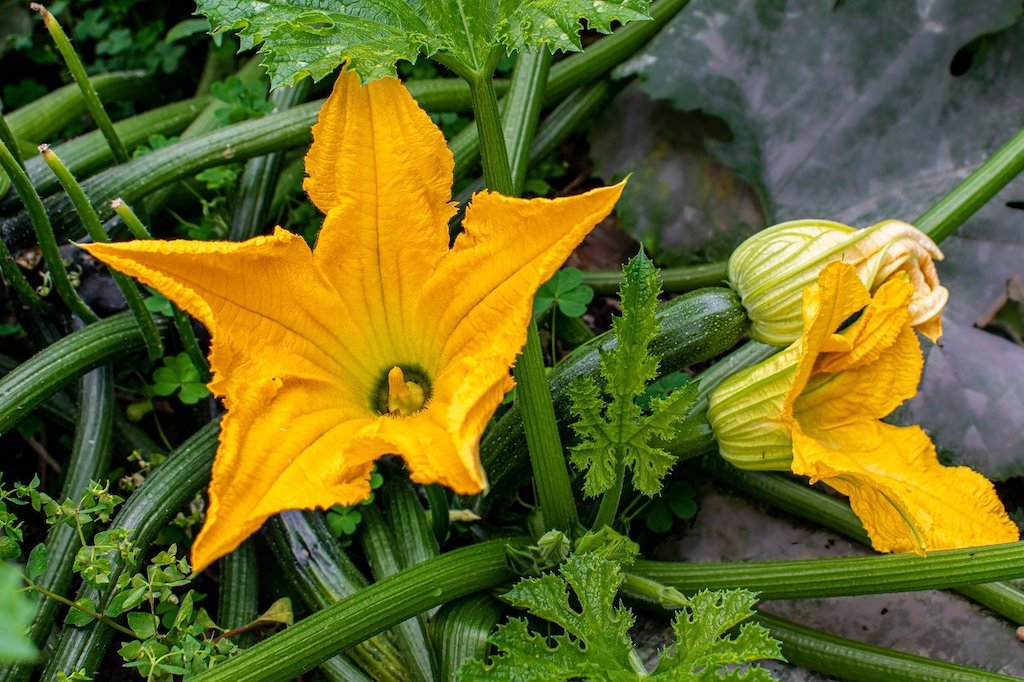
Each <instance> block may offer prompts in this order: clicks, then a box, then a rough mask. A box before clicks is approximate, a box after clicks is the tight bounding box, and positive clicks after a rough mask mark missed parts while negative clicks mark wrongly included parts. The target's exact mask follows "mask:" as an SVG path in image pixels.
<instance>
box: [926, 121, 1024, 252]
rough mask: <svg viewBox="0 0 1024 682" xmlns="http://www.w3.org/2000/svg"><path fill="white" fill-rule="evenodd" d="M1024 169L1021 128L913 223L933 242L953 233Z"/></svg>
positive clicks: (1023, 135) (1023, 145)
mask: <svg viewBox="0 0 1024 682" xmlns="http://www.w3.org/2000/svg"><path fill="white" fill-rule="evenodd" d="M1022 171H1024V128H1022V129H1021V130H1019V131H1018V132H1017V134H1016V135H1014V136H1013V137H1011V138H1010V140H1009V141H1008V142H1007V143H1006V144H1004V145H1003V146H1002V147H1001V148H1000V149H999V151H997V152H996V153H995V154H993V155H992V156H990V157H988V159H987V160H986V161H985V163H983V164H981V166H979V167H978V168H977V169H976V170H975V171H974V172H973V173H971V174H970V175H969V176H967V178H965V179H964V180H963V182H961V183H960V184H959V185H957V186H956V187H954V188H953V190H952V191H951V192H949V194H947V195H946V196H944V197H942V198H941V199H939V201H938V202H937V203H936V204H935V205H933V206H932V207H931V208H929V209H928V210H927V211H925V212H924V213H922V214H921V215H920V216H919V217H918V218H917V220H915V221H914V225H915V226H917V228H918V229H919V230H921V231H923V232H925V233H927V235H928V236H929V237H931V238H932V239H934V240H935V241H936V242H941V241H942V240H943V239H945V238H946V237H948V236H949V235H951V234H953V232H955V231H956V229H957V228H958V227H960V226H961V225H962V224H963V223H964V222H965V221H966V220H967V219H968V218H970V217H971V216H972V215H974V213H975V212H977V210H978V209H980V208H981V207H982V206H984V205H985V204H987V203H988V202H989V200H990V199H991V198H992V197H994V196H995V195H996V194H997V193H998V192H999V191H1000V190H1001V189H1002V188H1003V187H1005V186H1006V185H1007V184H1008V183H1009V182H1010V181H1011V180H1013V179H1014V178H1015V177H1017V176H1018V175H1019V174H1020V173H1021V172H1022Z"/></svg>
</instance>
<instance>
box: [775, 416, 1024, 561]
mask: <svg viewBox="0 0 1024 682" xmlns="http://www.w3.org/2000/svg"><path fill="white" fill-rule="evenodd" d="M828 438H829V442H828V443H827V444H826V443H823V442H822V441H820V440H818V439H816V438H812V437H811V436H809V435H807V434H805V433H804V431H803V430H802V429H801V428H800V426H799V425H798V424H796V425H794V428H793V472H794V473H797V474H800V475H803V476H809V477H810V478H811V482H812V483H813V482H816V481H823V482H825V483H827V484H828V485H830V486H832V487H833V488H835V489H836V490H838V491H839V492H841V493H843V494H844V495H848V496H849V497H850V505H851V506H852V507H853V510H854V511H855V512H856V513H857V515H858V516H859V517H860V519H861V521H862V522H863V523H864V528H865V529H866V530H867V531H868V534H869V535H870V536H871V544H872V545H873V546H874V548H875V549H877V550H878V551H881V552H917V553H919V554H924V553H925V551H927V550H938V549H955V548H958V547H973V546H977V545H990V544H999V543H1003V542H1016V541H1017V539H1018V538H1019V532H1018V530H1017V526H1016V524H1014V523H1013V521H1011V520H1010V518H1009V516H1007V514H1006V511H1005V510H1004V509H1003V505H1002V503H1001V502H1000V501H999V498H998V497H997V496H996V493H995V489H994V488H993V487H992V484H991V483H990V482H989V481H988V480H986V479H985V477H984V476H982V475H981V474H978V473H977V472H975V471H972V470H971V469H968V468H967V467H944V466H942V465H941V464H939V462H938V459H937V458H936V455H935V447H934V446H933V445H932V442H931V440H930V439H929V438H928V436H927V435H926V434H925V433H924V431H922V430H921V429H920V428H918V427H916V426H909V427H898V426H892V425H889V424H883V423H881V422H876V421H869V422H863V423H860V424H854V425H850V426H846V427H842V428H837V429H832V430H830V431H829V434H828Z"/></svg>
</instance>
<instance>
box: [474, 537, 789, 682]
mask: <svg viewBox="0 0 1024 682" xmlns="http://www.w3.org/2000/svg"><path fill="white" fill-rule="evenodd" d="M622 582H623V573H622V570H621V568H620V567H619V564H618V563H616V562H614V561H608V560H606V559H604V558H601V557H600V556H598V555H597V554H594V553H581V554H574V555H573V556H571V557H569V559H568V560H567V561H566V562H565V563H564V564H562V566H561V569H560V574H559V575H554V574H548V575H544V576H541V577H540V578H527V579H524V580H521V581H520V582H519V583H517V584H516V585H515V586H514V587H513V588H512V589H511V590H510V591H509V592H508V594H507V595H506V598H507V599H508V600H509V601H510V602H511V603H512V604H513V605H515V606H518V607H520V608H522V609H525V610H526V611H527V612H529V613H530V614H531V615H532V616H535V617H538V618H543V619H544V620H546V621H549V622H550V623H554V624H556V625H558V626H559V627H560V628H561V633H559V634H554V635H551V636H544V635H541V634H539V633H537V632H534V631H531V630H530V628H529V625H528V623H527V621H526V620H524V619H520V618H512V619H510V620H509V621H508V622H507V623H505V624H504V625H501V626H499V627H498V629H497V631H496V632H495V633H494V635H492V636H491V638H490V641H491V643H492V644H494V645H495V647H497V650H498V654H497V655H496V656H492V657H491V659H490V661H489V662H487V663H485V662H483V661H479V660H472V661H469V662H467V663H466V665H464V666H463V667H462V668H461V669H460V670H459V674H458V679H459V680H462V681H463V682H465V681H467V680H485V679H486V680H517V681H520V680H523V681H525V680H569V679H573V680H575V679H581V680H623V681H625V680H640V679H643V678H647V677H653V678H656V679H657V678H660V679H668V680H725V679H733V680H769V679H771V677H770V676H769V674H768V671H767V670H765V669H764V668H761V667H760V666H757V665H755V664H754V661H757V660H761V659H778V660H782V655H781V653H780V651H779V643H778V642H776V641H775V640H773V639H772V638H771V636H770V634H769V632H768V630H766V629H765V628H763V627H761V626H760V625H757V624H752V623H747V624H743V623H744V621H746V620H747V619H749V618H750V617H751V616H752V615H753V611H752V609H751V607H752V606H753V604H754V602H755V601H756V596H755V595H754V594H753V593H751V592H747V591H746V590H734V591H730V592H706V591H705V592H700V593H698V594H697V595H695V596H694V597H693V598H692V599H691V600H689V602H688V603H687V605H686V607H685V608H684V609H682V610H680V611H679V613H678V614H677V615H676V618H675V619H674V620H673V622H672V629H673V631H674V633H675V635H676V641H675V643H674V644H673V645H672V646H670V647H668V648H667V649H666V650H664V651H662V653H661V660H660V662H659V664H658V667H657V668H656V669H655V671H654V672H653V673H650V674H649V673H648V672H647V671H646V669H645V668H644V665H643V663H642V662H641V661H640V657H639V656H638V655H637V653H636V651H635V649H634V648H633V642H632V640H631V639H630V637H629V628H630V627H631V626H632V624H633V614H632V613H631V612H630V611H629V609H627V608H625V607H624V606H621V605H616V603H615V599H616V594H617V593H618V589H619V587H620V586H621V585H622ZM577 605H578V608H577ZM737 626H739V628H738V630H736V628H737ZM733 632H735V634H732V633H733Z"/></svg>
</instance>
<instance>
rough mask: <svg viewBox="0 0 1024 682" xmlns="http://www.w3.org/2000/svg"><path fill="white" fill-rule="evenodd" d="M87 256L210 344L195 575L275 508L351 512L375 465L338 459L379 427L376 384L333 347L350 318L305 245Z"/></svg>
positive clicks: (145, 247)
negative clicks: (126, 278)
mask: <svg viewBox="0 0 1024 682" xmlns="http://www.w3.org/2000/svg"><path fill="white" fill-rule="evenodd" d="M85 248H87V249H88V251H89V252H90V253H91V254H92V255H94V256H96V257H97V258H99V259H100V260H102V261H104V262H106V263H108V264H109V265H111V266H112V267H114V268H117V269H118V270H121V271H122V272H125V273H127V274H130V275H133V276H135V277H137V278H138V279H140V280H141V281H143V282H145V283H146V284H149V285H150V286H152V287H154V288H156V289H157V290H159V291H160V292H161V293H163V294H164V295H166V296H167V297H168V298H170V299H171V300H173V301H174V302H175V303H177V304H179V305H181V306H182V307H183V308H185V309H186V310H187V311H189V312H190V313H192V314H193V315H195V316H196V317H197V318H199V319H200V320H201V321H202V322H203V323H204V324H206V326H207V327H208V328H209V330H210V333H211V336H212V338H213V347H212V350H211V353H210V360H211V367H212V369H213V372H214V380H213V381H212V382H211V383H210V387H211V389H213V391H214V393H216V394H217V395H220V396H223V397H224V404H225V406H226V407H227V408H228V413H227V415H226V416H225V417H224V421H223V423H222V428H221V445H220V448H219V449H218V451H217V458H216V460H215V462H214V465H213V479H212V482H211V484H210V506H209V509H208V511H207V518H206V524H205V525H204V527H203V531H202V532H201V533H200V535H199V538H197V541H196V544H195V546H194V548H193V567H194V568H195V569H196V570H200V569H202V568H203V567H204V566H206V565H208V564H209V563H210V562H212V561H213V560H215V559H216V558H218V557H220V556H222V555H224V554H226V553H227V552H230V551H231V550H232V549H234V548H235V547H236V546H237V545H238V544H239V543H240V542H241V541H242V540H243V539H244V538H245V537H247V536H248V535H250V534H251V533H252V532H254V531H255V530H256V529H257V528H259V526H260V524H262V522H263V521H264V520H265V519H266V518H267V517H268V516H269V515H271V514H273V513H276V512H278V511H281V510H283V509H295V508H310V507H314V506H328V505H330V504H334V503H337V502H342V503H344V502H354V501H357V500H359V499H363V498H365V497H366V495H368V494H369V488H368V484H367V483H366V480H365V479H366V477H367V476H368V475H369V470H370V468H371V467H372V462H371V461H370V460H369V459H368V458H366V457H354V456H351V455H350V456H349V457H348V459H344V458H342V456H341V453H342V451H343V448H344V445H345V444H346V442H347V439H348V438H350V437H351V435H352V434H353V433H355V432H356V431H358V429H360V428H362V427H363V426H364V425H365V424H366V423H367V421H370V420H372V419H374V418H375V417H376V415H375V414H374V413H373V412H372V410H371V406H370V394H371V391H372V382H373V381H374V376H373V374H372V372H371V371H370V370H369V369H367V368H366V367H364V366H363V365H362V364H361V362H362V359H361V358H360V356H359V355H358V354H357V353H354V352H353V351H352V350H351V349H350V344H349V343H348V341H347V340H343V339H342V338H341V335H342V333H343V332H344V327H343V326H342V325H339V324H337V323H338V321H339V320H343V319H346V314H345V311H344V308H342V307H340V303H341V302H340V300H339V299H338V298H337V297H336V295H335V294H334V292H333V287H331V286H330V285H329V284H328V283H326V282H324V281H323V280H322V279H321V278H319V277H318V275H317V270H316V268H314V267H313V263H312V255H311V254H310V251H309V248H308V247H307V246H306V243H305V241H304V240H303V239H302V238H301V237H298V236H296V235H293V234H291V233H289V232H286V231H284V230H278V231H277V232H275V234H274V235H273V236H271V237H259V238H256V239H253V240H250V241H247V242H243V243H232V242H197V241H174V242H161V241H137V242H124V243H118V244H92V245H88V246H87V247H85Z"/></svg>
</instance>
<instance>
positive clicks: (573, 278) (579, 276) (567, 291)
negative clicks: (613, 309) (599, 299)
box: [533, 268, 594, 317]
mask: <svg viewBox="0 0 1024 682" xmlns="http://www.w3.org/2000/svg"><path fill="white" fill-rule="evenodd" d="M592 300H594V290H593V289H591V288H590V287H589V286H587V285H586V284H584V283H583V273H582V272H580V271H579V270H578V269H577V268H562V269H561V270H559V271H558V272H556V273H555V274H554V275H553V276H552V277H551V279H549V280H548V281H547V282H545V283H544V284H542V285H541V286H540V288H539V289H537V293H536V295H535V296H534V298H533V315H534V317H537V316H538V315H541V314H543V313H546V312H547V311H549V310H551V309H552V308H557V309H558V312H560V313H562V314H563V315H565V316H566V317H579V316H580V315H582V314H583V313H585V312H587V304H588V303H590V302H591V301H592Z"/></svg>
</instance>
